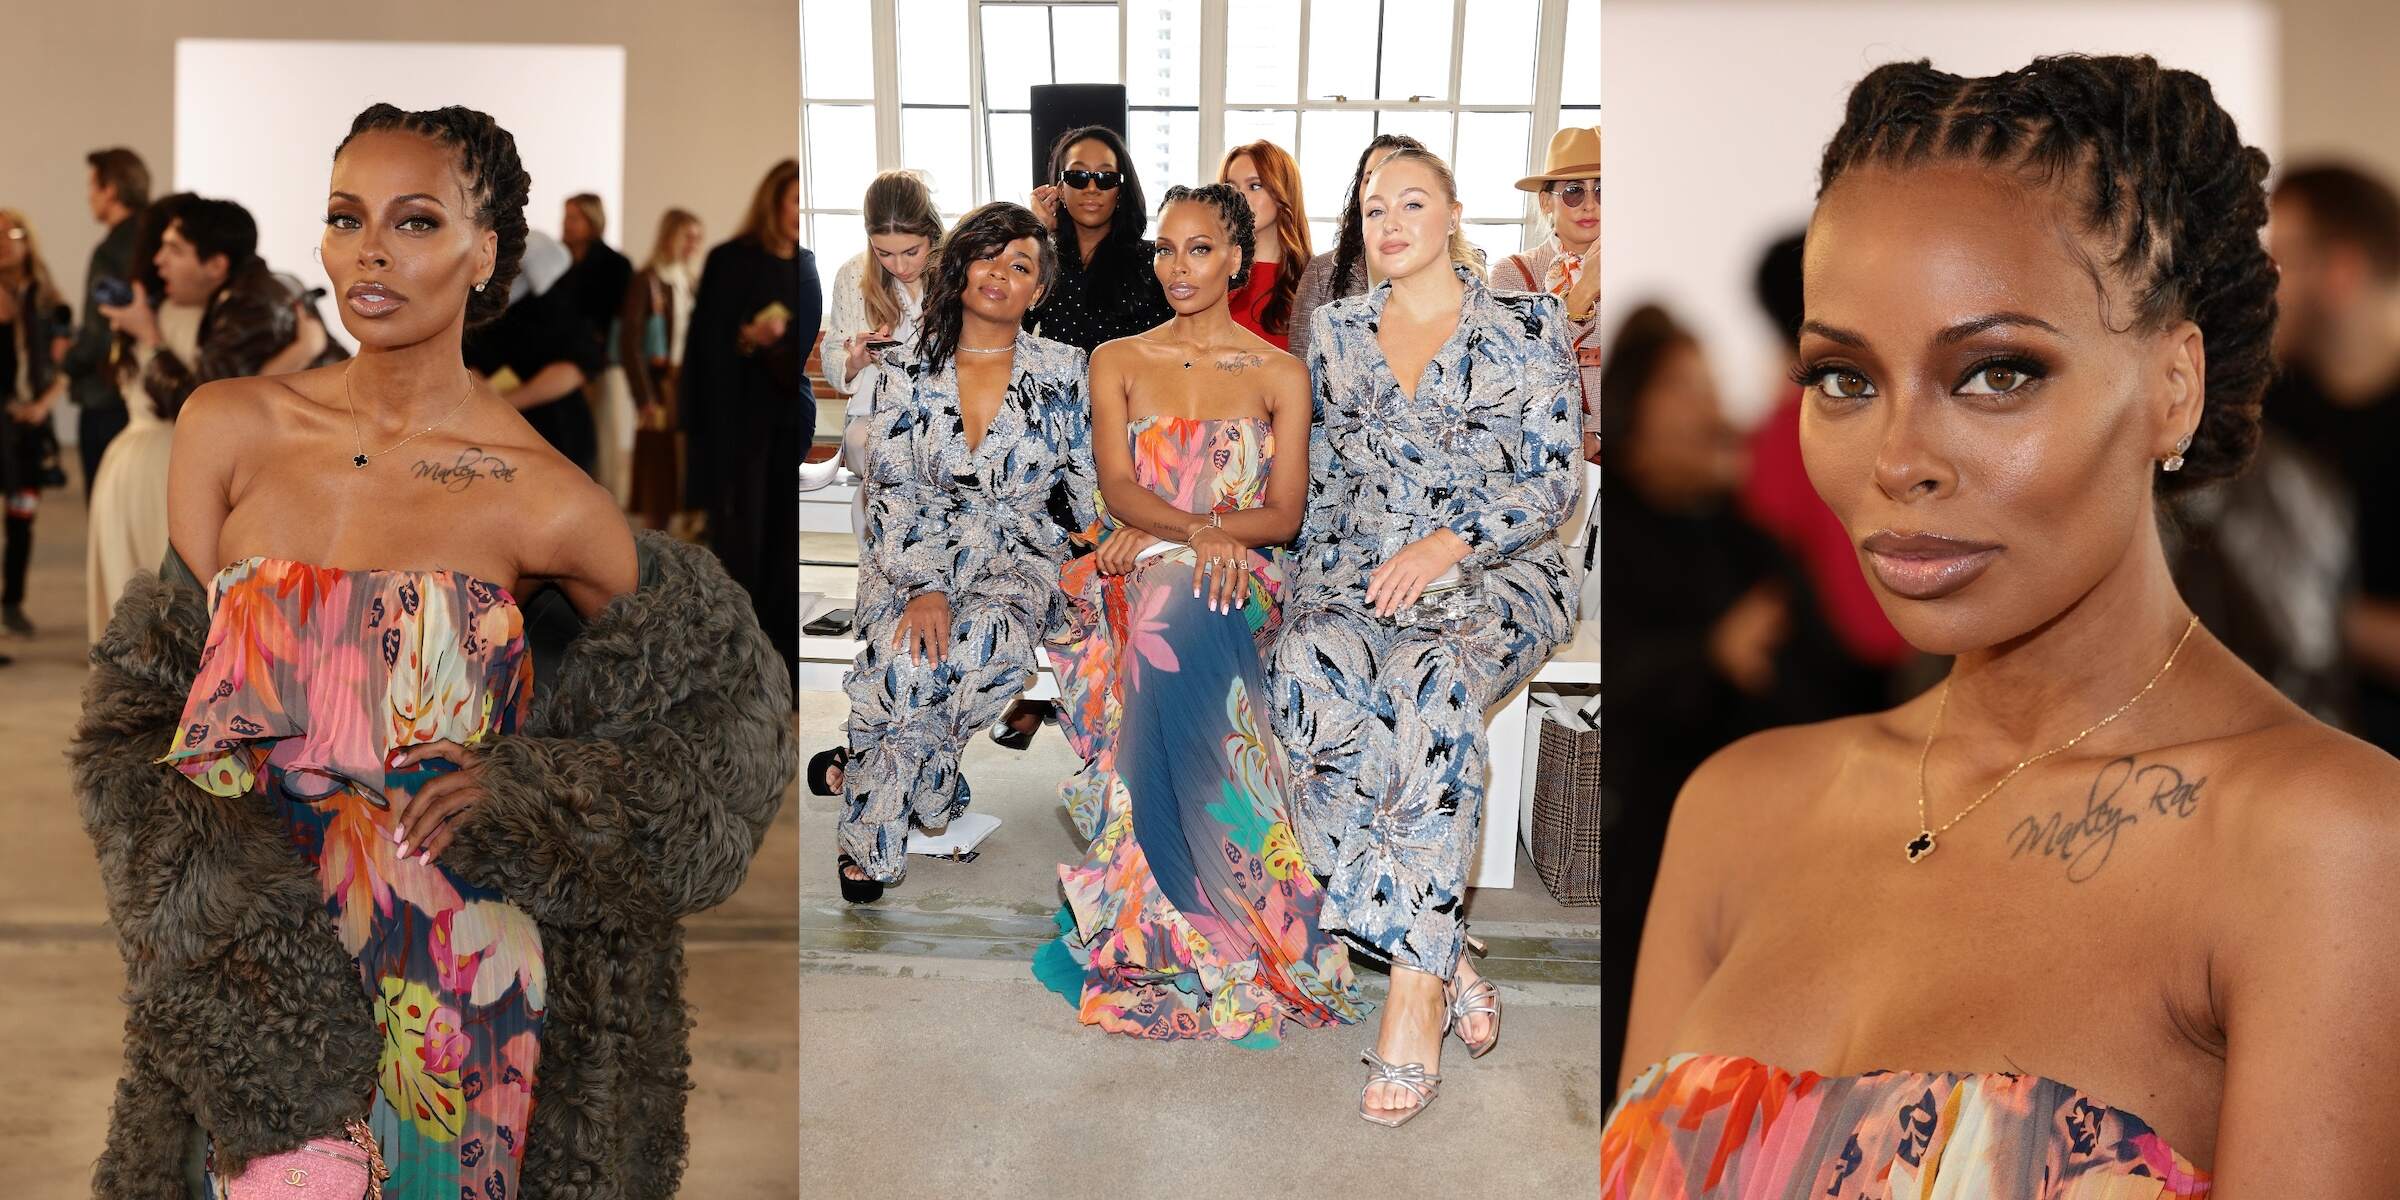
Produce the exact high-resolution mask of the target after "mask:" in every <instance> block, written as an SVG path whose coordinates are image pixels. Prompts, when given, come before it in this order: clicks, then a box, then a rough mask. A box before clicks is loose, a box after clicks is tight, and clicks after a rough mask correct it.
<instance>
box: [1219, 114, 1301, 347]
mask: <svg viewBox="0 0 2400 1200" xmlns="http://www.w3.org/2000/svg"><path fill="white" fill-rule="evenodd" d="M1217 182H1219V183H1230V184H1232V185H1233V186H1234V187H1235V188H1236V189H1237V190H1239V191H1240V192H1241V193H1242V198H1243V199H1245V200H1248V201H1249V202H1250V216H1251V219H1252V223H1253V226H1254V227H1255V228H1256V229H1257V230H1258V256H1257V258H1256V259H1254V260H1253V261H1252V262H1251V264H1250V279H1249V281H1248V282H1246V283H1244V284H1243V285H1242V287H1241V289H1240V290H1238V291H1236V292H1235V293H1234V294H1233V296H1232V298H1231V303H1232V305H1233V319H1234V320H1235V321H1236V322H1238V323H1239V324H1241V325H1242V326H1243V327H1244V328H1246V329H1248V330H1250V331H1251V332H1252V333H1255V334H1257V335H1258V336H1260V337H1263V338H1265V339H1267V340H1268V341H1270V342H1273V343H1275V346H1276V348H1277V349H1281V350H1289V349H1291V345H1292V339H1291V332H1292V298H1293V296H1294V295H1295V294H1296V293H1298V292H1299V290H1300V271H1296V270H1295V271H1286V270H1284V269H1283V264H1284V262H1285V261H1286V260H1287V259H1288V260H1289V261H1292V262H1296V263H1299V264H1300V265H1301V267H1303V268H1305V267H1307V265H1308V259H1309V254H1310V248H1309V244H1308V206H1307V205H1306V204H1305V203H1304V202H1303V201H1302V200H1301V197H1300V166H1299V164H1297V163H1295V162H1293V161H1292V156H1291V155H1289V154H1286V153H1285V152H1284V150H1283V147H1281V146H1278V145H1276V144H1275V143H1273V142H1252V143H1250V144H1249V145H1247V146H1235V147H1234V148H1233V149H1231V150H1228V151H1226V152H1225V165H1224V166H1222V167H1219V168H1218V169H1217Z"/></svg>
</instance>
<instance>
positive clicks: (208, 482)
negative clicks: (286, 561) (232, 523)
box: [167, 379, 274, 581]
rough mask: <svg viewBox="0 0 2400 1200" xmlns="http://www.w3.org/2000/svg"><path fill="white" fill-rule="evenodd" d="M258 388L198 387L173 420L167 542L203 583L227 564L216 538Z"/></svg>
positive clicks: (228, 508)
mask: <svg viewBox="0 0 2400 1200" xmlns="http://www.w3.org/2000/svg"><path fill="white" fill-rule="evenodd" d="M257 386H259V385H258V384H256V383H253V382H251V381H249V380H240V379H229V380H225V381H223V382H220V383H208V384H202V385H201V386H199V387H198V388H195V389H193V391H192V394H191V396H190V397H189V398H188V399H186V400H185V401H184V404H183V411H182V412H181V413H180V414H179V415H178V416H177V418H176V421H175V439H174V452H173V454H172V455H171V456H170V457H169V458H168V460H167V540H168V542H169V544H170V545H172V546H173V547H174V550H175V552H176V553H177V554H180V555H182V556H183V562H184V565H185V566H188V567H190V568H191V569H192V573H193V574H195V575H198V576H200V578H201V579H202V580H204V581H205V580H206V579H207V578H208V577H209V576H210V575H211V574H212V573H214V572H215V571H216V570H217V569H218V568H220V567H223V566H224V565H225V560H224V559H223V558H221V557H219V553H220V552H219V549H218V546H217V538H218V535H219V534H220V533H221V532H222V531H223V530H224V528H225V517H226V514H228V513H230V512H232V511H233V480H234V471H235V468H236V465H237V463H238V461H239V458H240V453H241V447H242V445H243V444H244V442H245V441H247V439H246V438H245V437H243V436H242V435H243V432H244V431H245V430H248V429H252V428H256V423H255V421H254V420H253V418H254V417H255V416H257V415H258V414H257V409H258V400H257V398H256V396H255V395H252V394H246V389H248V388H255V387H257ZM267 386H274V385H267Z"/></svg>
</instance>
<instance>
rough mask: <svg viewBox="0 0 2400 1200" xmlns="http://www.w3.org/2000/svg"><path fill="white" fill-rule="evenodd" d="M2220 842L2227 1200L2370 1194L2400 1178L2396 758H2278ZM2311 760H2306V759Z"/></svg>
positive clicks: (2350, 750) (2223, 1192)
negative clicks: (2276, 776)
mask: <svg viewBox="0 0 2400 1200" xmlns="http://www.w3.org/2000/svg"><path fill="white" fill-rule="evenodd" d="M2277 757H2278V759H2279V760H2284V762H2285V763H2286V765H2284V766H2282V767H2281V768H2280V769H2281V770H2282V772H2283V774H2284V776H2285V777H2284V779H2282V780H2280V781H2279V783H2280V786H2277V785H2268V786H2267V787H2266V788H2265V789H2264V790H2265V791H2266V792H2267V793H2268V794H2266V795H2262V796H2261V797H2260V799H2259V803H2258V804H2257V805H2255V806H2254V810H2253V811H2254V815H2253V816H2252V818H2251V819H2250V820H2249V821H2247V822H2246V825H2247V826H2248V828H2247V829H2245V830H2243V831H2239V832H2237V833H2236V835H2235V836H2233V837H2230V838H2228V839H2226V842H2227V843H2228V846H2229V851H2230V852H2229V854H2228V858H2229V859H2231V858H2232V856H2233V855H2235V854H2238V855H2239V856H2240V858H2239V861H2238V862H2231V863H2229V865H2228V867H2227V869H2226V871H2225V875H2226V876H2228V878H2227V879H2226V887H2227V889H2228V892H2227V901H2228V903H2227V904H2226V906H2225V908H2226V912H2227V913H2228V917H2229V920H2230V921H2231V923H2232V928H2231V929H2230V930H2229V932H2228V934H2227V936H2226V938H2225V940H2224V942H2223V943H2221V944H2220V946H2219V947H2218V948H2217V951H2216V953H2215V954H2214V955H2212V958H2211V965H2212V968H2214V970H2212V974H2213V975H2215V976H2216V978H2217V979H2218V982H2217V985H2216V989H2217V996H2216V1003H2217V1008H2218V1011H2219V1012H2220V1013H2221V1014H2222V1015H2223V1018H2224V1024H2225V1038H2226V1062H2225V1101H2224V1107H2223V1108H2222V1109H2221V1110H2220V1112H2219V1115H2218V1120H2217V1154H2216V1161H2215V1163H2214V1164H2213V1174H2214V1176H2215V1185H2216V1190H2215V1192H2214V1193H2213V1194H2214V1195H2215V1196H2217V1197H2218V1198H2219V1200H2254V1198H2257V1197H2274V1196H2311V1197H2320V1198H2323V1200H2353V1198H2354V1200H2365V1198H2366V1197H2370V1196H2386V1195H2389V1194H2390V1193H2391V1187H2392V1181H2393V1180H2394V1179H2395V1178H2400V1022H2395V1021H2394V1020H2393V1019H2392V1012H2393V1009H2394V1008H2395V1007H2396V1006H2400V939H2395V938H2394V937H2393V935H2392V930H2393V928H2394V927H2395V925H2400V893H2395V892H2394V891H2393V889H2392V886H2391V870H2392V864H2393V863H2394V862H2395V861H2400V765H2396V764H2394V763H2393V761H2392V760H2391V759H2390V758H2388V757H2385V756H2384V755H2382V754H2380V753H2378V752H2376V751H2373V750H2371V749H2368V748H2366V747H2365V746H2362V745H2359V744H2357V743H2347V742H2346V743H2345V744H2344V745H2342V746H2340V747H2339V748H2338V749H2336V750H2334V751H2333V752H2332V753H2323V752H2319V753H2315V754H2301V753H2294V754H2291V755H2289V756H2283V755H2279V756H2277ZM2301 764H2306V765H2301Z"/></svg>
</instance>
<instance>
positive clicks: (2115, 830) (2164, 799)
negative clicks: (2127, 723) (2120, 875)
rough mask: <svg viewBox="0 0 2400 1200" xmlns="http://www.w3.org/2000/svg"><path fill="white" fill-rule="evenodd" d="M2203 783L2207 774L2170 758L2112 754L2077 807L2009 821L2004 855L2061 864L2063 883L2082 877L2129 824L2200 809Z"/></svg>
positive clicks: (2096, 868)
mask: <svg viewBox="0 0 2400 1200" xmlns="http://www.w3.org/2000/svg"><path fill="white" fill-rule="evenodd" d="M2207 783H2208V777H2207V776H2205V775H2186V774H2185V773H2184V772H2183V770H2182V768H2180V767H2176V766H2173V765H2171V764H2168V763H2163V762H2151V763H2137V762H2136V759H2135V756H2133V755H2130V754H2128V755H2124V756H2123V757H2120V758H2115V759H2111V760H2110V761H2109V762H2108V763H2107V764H2106V765H2104V766H2102V767H2101V768H2100V771H2099V774H2097V775H2095V776H2093V777H2092V785H2091V787H2090V788H2089V789H2088V790H2087V791H2086V792H2085V793H2084V798H2083V806H2082V808H2081V809H2079V810H2078V809H2073V808H2062V809H2058V810H2055V811H2053V812H2051V813H2050V815H2049V816H2048V817H2046V818H2045V817H2039V816H2034V815H2027V816H2025V817H2022V818H2020V819H2019V820H2018V821H2017V823H2016V824H2015V825H2013V826H2011V827H2010V828H2009V831H2008V847H2009V849H2008V856H2009V857H2010V858H2012V859H2015V858H2036V859H2047V860H2051V861H2055V862H2059V863H2063V864H2065V866H2066V872H2067V882H2069V883H2082V882H2085V881H2086V880H2089V879H2091V878H2092V877H2093V876H2095V875H2098V874H2099V873H2100V869H2101V868H2102V867H2105V866H2107V865H2108V859H2109V856H2110V855H2111V854H2113V853H2115V852H2116V848H2117V839H2118V838H2119V837H2121V836H2123V834H2124V832H2125V831H2126V830H2127V829H2130V828H2132V827H2133V826H2135V825H2138V824H2140V823H2142V822H2143V821H2144V820H2150V821H2182V820H2185V819H2187V818H2189V817H2190V816H2191V815H2192V814H2193V813H2194V812H2196V811H2198V810H2199V807H2200V799H2201V797H2200V789H2201V788H2202V787H2203V786H2205V785H2206V784H2207Z"/></svg>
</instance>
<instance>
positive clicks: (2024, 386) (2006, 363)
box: [1950, 353, 2050, 399]
mask: <svg viewBox="0 0 2400 1200" xmlns="http://www.w3.org/2000/svg"><path fill="white" fill-rule="evenodd" d="M2049 374H2050V368H2049V367H2048V366H2047V365H2045V364H2044V363H2042V362H2041V361H2040V360H2038V359H2035V358H2032V357H2029V356H2027V355H2023V354H2016V353H2001V354H1988V355H1985V356H1983V357H1981V358H1978V359H1976V360H1975V361H1974V362H1972V363H1970V364H1968V366H1967V368H1966V370H1965V371H1963V372H1961V373H1960V375H1959V378H1958V382H1957V383H1956V384H1955V385H1953V386H1952V387H1951V389H1950V390H1951V391H1952V392H1953V393H1954V394H1957V395H1961V396H1988V397H1992V398H1994V399H2002V398H2011V397H2017V396H2022V395H2025V394H2027V393H2029V392H2031V391H2032V390H2033V389H2034V388H2036V387H2038V386H2040V384H2041V382H2042V381H2043V380H2044V379H2045V378H2047V377H2048V376H2049Z"/></svg>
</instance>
